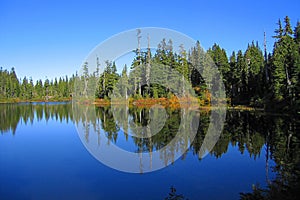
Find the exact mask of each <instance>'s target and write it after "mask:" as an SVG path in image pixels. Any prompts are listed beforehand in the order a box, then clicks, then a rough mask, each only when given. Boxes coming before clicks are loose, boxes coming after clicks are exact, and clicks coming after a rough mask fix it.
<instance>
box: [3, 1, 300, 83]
mask: <svg viewBox="0 0 300 200" xmlns="http://www.w3.org/2000/svg"><path fill="white" fill-rule="evenodd" d="M299 13H300V3H299V0H285V1H284V0H283V1H277V0H272V1H271V0H270V1H264V0H257V1H256V0H251V1H250V0H249V1H248V0H205V1H202V0H198V1H197V0H194V1H188V0H186V1H177V0H172V1H154V0H152V1H140V0H139V1H130V0H126V1H111V0H109V1H100V0H99V1H90V0H85V1H80V2H79V1H63V0H61V1H56V0H44V1H39V0H36V1H34V0H24V1H14V0H0V66H2V67H3V68H7V69H10V68H11V67H15V68H16V72H17V75H18V76H19V77H24V76H27V77H30V76H31V77H32V78H33V79H34V80H37V79H38V78H41V79H45V77H46V76H47V77H48V78H50V79H52V78H54V77H59V76H64V75H71V74H73V73H75V72H76V70H78V69H79V68H80V65H81V63H82V61H83V59H85V57H86V56H87V55H88V53H89V52H90V51H91V50H92V49H93V48H94V47H95V46H96V45H97V44H99V43H100V42H102V41H103V40H105V39H107V38H108V37H110V36H112V35H114V34H117V33H119V32H122V31H125V30H128V29H134V28H138V27H163V28H169V29H174V30H177V31H179V32H182V33H184V34H187V35H188V36H190V37H192V38H194V39H195V40H199V41H200V43H201V44H202V46H203V47H204V48H205V49H208V48H209V47H211V46H212V45H213V43H215V42H216V43H218V44H219V45H220V46H221V47H223V48H225V49H226V50H227V53H228V54H231V52H232V51H233V50H239V49H242V50H245V48H246V47H247V44H248V43H250V42H251V41H252V40H258V42H259V44H260V46H261V47H263V45H262V44H263V32H264V31H266V33H267V40H268V51H271V50H272V45H273V42H274V40H273V39H272V38H271V36H272V35H273V33H274V29H275V28H277V26H276V23H277V21H278V19H279V18H281V19H283V18H284V17H285V16H286V15H288V16H290V18H291V24H292V26H293V27H294V26H295V25H296V22H297V20H300V14H299Z"/></svg>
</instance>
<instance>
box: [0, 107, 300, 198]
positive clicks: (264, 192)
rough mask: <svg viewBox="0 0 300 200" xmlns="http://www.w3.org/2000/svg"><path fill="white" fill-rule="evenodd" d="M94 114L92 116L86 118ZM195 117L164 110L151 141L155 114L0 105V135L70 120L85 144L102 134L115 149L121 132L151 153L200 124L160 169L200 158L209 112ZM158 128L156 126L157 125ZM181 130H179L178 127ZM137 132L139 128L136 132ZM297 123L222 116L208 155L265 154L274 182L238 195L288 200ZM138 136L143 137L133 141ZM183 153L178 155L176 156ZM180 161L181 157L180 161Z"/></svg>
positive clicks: (299, 164) (293, 182)
mask: <svg viewBox="0 0 300 200" xmlns="http://www.w3.org/2000/svg"><path fill="white" fill-rule="evenodd" d="M92 111H95V112H92ZM193 112H195V111H193V110H189V109H182V110H176V109H171V108H167V109H166V113H167V116H168V118H167V119H166V121H165V122H162V121H159V122H157V124H156V126H157V127H162V129H161V130H160V131H159V132H158V133H157V134H155V135H151V134H152V131H153V129H154V128H157V127H152V126H150V123H151V119H153V118H154V119H155V118H158V117H159V116H160V115H161V113H162V112H161V110H159V109H156V110H155V109H153V110H149V108H133V107H130V108H129V107H128V106H127V105H120V106H115V107H114V108H111V107H96V109H95V107H94V106H86V105H80V106H74V107H73V114H72V105H71V104H68V103H47V104H44V103H35V104H1V105H0V131H1V133H5V132H11V133H13V134H15V132H16V130H17V126H18V124H19V123H20V122H22V123H25V124H26V123H34V122H35V121H41V120H49V119H53V120H57V121H60V122H62V121H65V122H69V121H70V120H71V121H73V122H75V123H76V124H79V122H80V123H81V124H82V125H83V129H84V133H85V137H86V141H88V140H89V138H90V137H89V134H90V132H91V130H94V132H95V133H96V134H98V144H100V135H101V134H100V131H102V134H105V135H106V137H107V139H108V141H111V142H114V143H117V139H118V134H120V133H122V132H121V131H119V130H120V128H122V129H123V130H124V132H125V133H124V134H125V137H126V138H127V139H128V137H129V136H128V134H127V133H129V132H130V133H132V134H131V135H132V136H130V137H131V138H132V140H128V142H131V141H133V143H132V144H133V145H134V146H135V148H136V149H135V150H134V152H138V153H143V152H150V153H151V152H152V151H155V150H161V149H163V148H164V147H166V146H167V145H168V144H169V142H170V141H171V140H172V139H174V137H175V136H176V134H178V130H179V129H180V128H183V130H185V131H187V132H189V131H190V129H189V128H190V127H195V126H193V125H192V126H191V124H193V123H200V124H199V127H198V130H197V135H196V137H195V139H194V141H191V138H190V137H189V134H186V135H180V136H182V137H178V139H177V140H175V141H176V144H175V145H170V147H167V148H165V149H164V150H163V151H162V152H161V154H160V156H161V159H162V160H163V161H164V163H166V164H167V163H170V162H173V161H174V155H175V154H176V152H182V151H183V150H184V148H185V147H186V146H187V145H189V144H190V143H191V148H190V150H191V151H193V153H194V154H195V155H198V156H199V158H201V152H200V150H201V146H202V143H203V141H204V138H205V136H206V132H207V129H208V125H209V123H210V112H204V111H203V112H202V111H200V112H198V113H197V114H200V122H199V121H195V120H194V119H195V113H193ZM160 123H162V124H160ZM180 124H182V127H180ZM140 127H143V128H140ZM298 132H299V122H297V121H296V120H294V118H292V117H290V116H286V117H285V116H271V115H264V114H258V113H253V112H239V111H230V112H227V118H226V124H225V126H224V130H223V133H222V134H221V136H220V139H219V141H218V142H217V144H216V145H215V147H214V148H213V149H212V151H211V152H210V154H211V155H212V156H215V157H216V158H220V157H221V156H222V155H224V154H225V153H226V152H227V150H228V147H229V145H232V146H237V147H238V149H239V151H240V153H241V154H244V153H245V152H246V151H247V152H248V153H249V155H250V157H252V158H253V159H256V158H257V157H259V156H261V155H260V154H262V153H264V152H265V155H263V156H266V177H267V180H268V169H269V166H268V162H269V159H272V160H274V162H275V166H274V167H273V168H272V170H273V171H274V172H276V178H275V180H273V181H270V184H269V186H268V189H261V188H259V187H256V188H254V192H253V193H249V194H242V195H241V197H242V198H244V199H251V198H252V199H253V198H255V197H257V195H259V196H261V197H262V199H276V198H275V197H277V196H278V197H282V196H283V197H285V198H287V199H289V198H290V197H291V198H290V199H292V197H294V196H296V195H295V194H296V189H297V188H299V177H300V176H299V173H300V156H299V155H300V135H299V134H298ZM138 135H142V136H144V137H135V136H138ZM182 153H183V152H182ZM183 158H184V157H183Z"/></svg>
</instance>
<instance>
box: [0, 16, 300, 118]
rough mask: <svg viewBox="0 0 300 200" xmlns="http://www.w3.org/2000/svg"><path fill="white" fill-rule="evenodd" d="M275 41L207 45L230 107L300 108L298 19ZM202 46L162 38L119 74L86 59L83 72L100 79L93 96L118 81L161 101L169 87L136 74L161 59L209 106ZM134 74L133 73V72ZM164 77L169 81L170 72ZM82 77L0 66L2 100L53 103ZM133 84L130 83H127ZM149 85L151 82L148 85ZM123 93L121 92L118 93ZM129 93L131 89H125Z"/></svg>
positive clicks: (280, 27)
mask: <svg viewBox="0 0 300 200" xmlns="http://www.w3.org/2000/svg"><path fill="white" fill-rule="evenodd" d="M273 37H274V38H275V43H274V45H273V50H272V52H267V49H266V46H265V45H264V47H260V46H259V45H258V42H257V41H253V42H251V43H249V44H248V46H247V49H246V50H245V52H243V51H242V50H238V51H233V52H232V53H230V54H229V55H228V52H226V50H225V49H224V48H222V47H220V46H219V45H218V44H213V46H212V47H211V48H209V49H208V51H207V55H209V56H210V57H211V58H212V60H213V61H214V62H215V65H216V66H217V67H218V69H219V71H220V72H221V74H222V78H223V82H224V86H225V90H226V96H227V99H226V100H227V102H228V104H229V105H231V106H236V105H244V106H250V107H255V108H262V109H265V110H269V111H270V110H271V111H276V110H281V111H287V112H294V113H299V112H300V94H299V91H300V22H297V24H296V26H295V27H293V26H292V25H291V23H290V19H289V17H288V16H286V17H285V18H284V19H283V21H281V20H280V19H279V20H278V22H277V28H276V29H275V31H274V36H273ZM202 51H203V49H202V48H201V47H200V42H197V43H196V44H195V46H194V47H193V48H192V49H188V50H185V49H184V48H183V47H182V48H181V51H180V53H179V54H177V53H174V52H173V44H172V41H171V40H168V39H167V38H166V39H163V40H162V41H161V43H160V44H158V47H157V49H156V52H155V53H154V54H153V52H151V50H150V49H147V50H146V51H142V50H140V49H137V50H136V51H134V52H135V54H136V56H135V58H134V60H133V61H132V64H131V66H129V67H128V66H126V65H125V66H118V67H121V68H123V70H122V71H121V72H120V73H118V72H117V66H116V64H115V62H111V61H107V62H106V66H104V71H103V73H101V74H99V68H97V71H96V72H94V73H93V74H89V72H88V69H89V67H88V63H85V64H84V66H83V76H86V77H89V78H90V80H92V78H95V77H97V78H99V79H98V84H97V85H98V86H97V89H96V94H95V97H97V98H101V99H108V98H110V94H111V93H112V91H113V90H114V88H115V85H116V83H117V82H118V81H122V83H121V85H122V87H124V88H125V89H124V91H127V89H128V88H126V87H129V85H131V86H132V87H133V88H130V89H131V90H133V91H134V93H133V94H132V95H131V96H130V97H129V98H132V99H142V98H144V99H148V98H151V99H157V98H171V97H172V94H171V91H170V90H168V88H165V87H162V86H160V85H158V84H151V85H150V84H146V85H142V84H141V82H142V80H139V79H138V80H137V79H136V78H135V77H136V75H137V74H139V73H140V74H142V73H143V72H141V71H138V70H135V69H136V66H138V65H141V64H144V65H145V66H146V68H145V72H144V73H143V74H144V79H145V80H146V82H147V80H149V76H151V75H152V73H159V71H154V72H151V71H150V70H147V66H150V63H152V62H155V63H160V64H162V65H168V66H171V68H173V69H175V70H177V71H178V72H179V73H180V74H182V76H183V77H184V78H185V79H186V80H188V81H189V83H190V84H191V85H192V87H193V89H194V91H195V93H196V94H197V95H198V97H199V100H200V101H201V102H204V104H209V97H210V95H209V92H208V91H207V89H206V83H205V82H204V81H203V79H202V77H201V74H200V73H199V72H197V70H195V66H196V65H197V63H199V59H200V58H199V55H201V53H202ZM133 72H134V73H133ZM161 76H162V78H166V79H171V78H172V77H168V74H162V75H161ZM76 78H78V75H73V76H72V77H67V76H65V77H60V78H55V79H54V80H49V79H46V80H44V81H42V80H37V81H36V82H34V81H33V80H32V79H31V78H29V79H28V78H27V77H24V78H19V77H17V75H16V72H15V69H14V68H12V69H11V70H6V69H3V68H2V67H1V69H0V102H14V101H15V102H18V101H35V100H40V101H52V100H58V101H59V100H68V99H71V97H72V92H73V90H74V81H75V79H76ZM129 83H130V84H129ZM147 85H149V86H147ZM120 92H121V91H120ZM125 93H126V95H127V92H125Z"/></svg>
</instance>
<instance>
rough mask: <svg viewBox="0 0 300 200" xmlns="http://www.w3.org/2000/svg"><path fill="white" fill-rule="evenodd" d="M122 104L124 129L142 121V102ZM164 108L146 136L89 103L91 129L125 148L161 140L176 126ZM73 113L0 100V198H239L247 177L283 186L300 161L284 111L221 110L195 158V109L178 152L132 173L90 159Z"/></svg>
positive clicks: (204, 118)
mask: <svg viewBox="0 0 300 200" xmlns="http://www.w3.org/2000/svg"><path fill="white" fill-rule="evenodd" d="M128 112H129V114H128V119H129V121H130V123H128V124H127V126H126V125H124V124H123V125H122V126H123V128H124V126H126V129H128V130H129V131H132V132H134V124H143V125H147V123H148V122H149V121H148V120H147V119H148V118H149V116H148V114H147V113H149V112H148V110H147V109H137V108H130V109H129V110H128ZM167 114H168V120H167V121H166V122H165V125H164V127H163V129H162V131H161V132H160V133H159V134H158V135H155V136H153V138H152V140H151V144H149V141H148V140H143V139H135V138H134V137H133V136H130V135H127V134H124V132H123V130H124V129H122V128H120V127H121V125H119V124H118V123H117V122H116V121H115V119H114V115H113V114H112V111H111V109H110V107H100V108H96V116H97V118H96V120H97V122H98V123H99V125H100V126H98V128H99V129H97V130H94V133H99V135H100V134H102V135H105V136H106V140H107V143H113V144H116V145H118V146H120V147H121V148H124V149H127V150H130V151H132V152H139V151H141V152H149V150H151V149H159V148H160V147H161V146H163V145H165V144H166V143H167V142H168V141H169V140H170V138H169V135H170V134H172V133H173V132H174V131H176V129H178V124H179V123H180V116H181V112H180V111H179V110H170V109H168V110H167ZM80 120H81V119H79V118H77V117H76V116H73V114H72V105H71V104H65V103H64V104H60V103H48V104H43V103H42V104H5V105H0V131H1V135H0V199H164V198H167V197H171V196H172V195H173V194H174V195H177V197H178V199H186V198H188V199H239V198H240V193H248V192H252V187H253V186H254V185H257V186H258V185H259V187H261V188H267V185H268V183H272V182H274V181H276V182H278V183H279V184H278V187H281V186H282V187H287V188H288V187H289V184H290V182H292V181H291V180H294V179H295V177H296V176H297V173H296V170H297V169H299V165H300V164H299V163H300V162H299V160H300V158H299V156H300V144H299V139H300V136H299V132H300V131H299V124H300V122H299V120H297V119H295V118H294V117H291V116H279V115H267V114H263V113H255V112H245V111H244V112H241V111H227V115H226V123H225V126H224V130H223V133H222V134H221V136H220V138H219V140H218V142H217V144H216V145H215V146H214V148H213V150H212V151H211V152H210V153H209V154H208V155H207V156H206V157H204V158H202V159H199V150H200V147H201V144H202V141H203V138H204V136H205V132H206V129H207V126H208V124H209V120H210V119H209V113H206V112H204V111H203V112H202V111H201V113H200V125H199V128H198V133H197V135H196V138H195V140H194V141H193V142H192V144H191V146H190V148H189V149H188V151H187V152H186V153H185V154H184V155H183V156H182V157H181V158H180V159H178V160H177V161H175V162H174V163H173V164H171V165H169V166H167V167H165V168H163V169H161V170H158V171H154V172H151V173H136V174H131V173H124V172H120V171H117V170H115V169H111V168H109V167H107V166H106V165H103V164H102V163H101V162H99V161H98V160H96V159H95V158H94V157H93V156H92V155H91V154H90V153H89V152H88V151H87V150H86V148H85V146H84V145H83V143H82V141H81V139H80V137H79V136H78V133H77V131H76V128H75V125H74V124H76V123H78V122H79V121H80ZM89 128H90V129H93V126H92V125H91V126H90V127H89ZM89 137H90V136H89V135H88V134H87V135H86V139H87V140H88V139H89ZM108 145H109V144H108ZM161 159H167V160H170V159H172V158H170V157H162V158H161ZM120 162H121V161H120ZM141 172H142V170H141ZM297 178H298V177H296V180H299V179H297ZM297 184H298V182H297ZM171 187H172V188H173V189H170V188H171ZM174 188H176V191H175V190H174ZM172 192H173V193H172ZM170 193H172V194H170ZM179 197H184V198H179Z"/></svg>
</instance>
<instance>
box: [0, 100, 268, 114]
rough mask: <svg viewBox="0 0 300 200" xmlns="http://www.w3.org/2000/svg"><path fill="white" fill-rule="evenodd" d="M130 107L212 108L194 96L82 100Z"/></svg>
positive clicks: (246, 107) (231, 108)
mask: <svg viewBox="0 0 300 200" xmlns="http://www.w3.org/2000/svg"><path fill="white" fill-rule="evenodd" d="M67 101H72V98H71V97H68V98H66V97H64V98H49V99H48V100H45V99H44V98H40V99H37V98H36V99H30V100H29V99H20V98H10V99H0V103H24V102H67ZM127 103H128V105H129V106H132V107H140V108H149V107H151V106H153V105H160V106H162V107H169V108H173V109H178V108H182V107H188V108H193V107H194V108H199V107H200V108H201V109H204V110H211V109H213V106H211V105H210V104H209V103H207V102H203V101H201V100H199V99H196V98H193V99H192V98H181V99H178V98H175V97H174V98H170V99H168V98H155V99H154V98H145V99H133V98H129V99H128V101H126V102H124V101H110V100H109V99H99V98H97V99H95V101H94V102H92V103H90V102H83V104H86V105H95V106H99V107H102V106H109V105H111V104H114V105H122V104H127ZM227 109H229V110H245V111H254V110H261V111H263V109H262V108H253V107H250V106H244V105H237V106H229V105H228V106H227Z"/></svg>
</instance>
